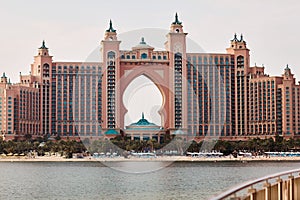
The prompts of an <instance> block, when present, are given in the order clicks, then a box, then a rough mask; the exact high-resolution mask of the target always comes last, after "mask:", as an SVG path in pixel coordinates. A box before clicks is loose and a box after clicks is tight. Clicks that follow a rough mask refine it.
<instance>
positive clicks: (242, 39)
mask: <svg viewBox="0 0 300 200" xmlns="http://www.w3.org/2000/svg"><path fill="white" fill-rule="evenodd" d="M243 41H244V37H243V34H241V39H240V42H243Z"/></svg>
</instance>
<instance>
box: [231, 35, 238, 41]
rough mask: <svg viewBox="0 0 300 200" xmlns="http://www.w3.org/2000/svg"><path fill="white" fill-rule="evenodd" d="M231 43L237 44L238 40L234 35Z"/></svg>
mask: <svg viewBox="0 0 300 200" xmlns="http://www.w3.org/2000/svg"><path fill="white" fill-rule="evenodd" d="M231 41H232V42H238V41H239V40H238V39H237V35H236V33H234V38H233V39H232V40H231Z"/></svg>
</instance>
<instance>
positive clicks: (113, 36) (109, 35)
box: [104, 20, 117, 41]
mask: <svg viewBox="0 0 300 200" xmlns="http://www.w3.org/2000/svg"><path fill="white" fill-rule="evenodd" d="M104 39H105V40H109V41H117V31H116V29H114V28H113V25H112V21H111V20H109V28H108V29H107V30H106V31H105V36H104Z"/></svg>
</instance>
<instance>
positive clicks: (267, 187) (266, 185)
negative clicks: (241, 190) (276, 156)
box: [263, 180, 271, 200]
mask: <svg viewBox="0 0 300 200" xmlns="http://www.w3.org/2000/svg"><path fill="white" fill-rule="evenodd" d="M263 186H264V188H265V200H271V184H270V183H269V182H268V180H266V182H265V183H264V185H263Z"/></svg>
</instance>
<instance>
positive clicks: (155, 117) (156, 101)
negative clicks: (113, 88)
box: [123, 75, 163, 126]
mask: <svg viewBox="0 0 300 200" xmlns="http://www.w3.org/2000/svg"><path fill="white" fill-rule="evenodd" d="M162 103H163V98H162V94H161V92H160V90H159V89H158V88H157V86H156V85H155V83H154V82H152V81H151V80H150V79H149V78H148V77H146V76H144V75H141V76H139V77H137V78H135V79H134V80H133V81H132V82H131V83H130V84H129V85H128V87H127V88H126V89H125V91H124V95H123V104H124V106H125V107H126V109H127V110H128V112H127V113H126V114H125V119H124V124H125V126H128V125H130V124H131V123H132V122H137V121H138V120H139V119H141V113H144V116H145V118H146V119H148V120H149V121H151V122H153V123H154V124H157V125H160V126H161V124H162V123H161V115H160V114H159V111H160V110H161V109H162Z"/></svg>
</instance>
